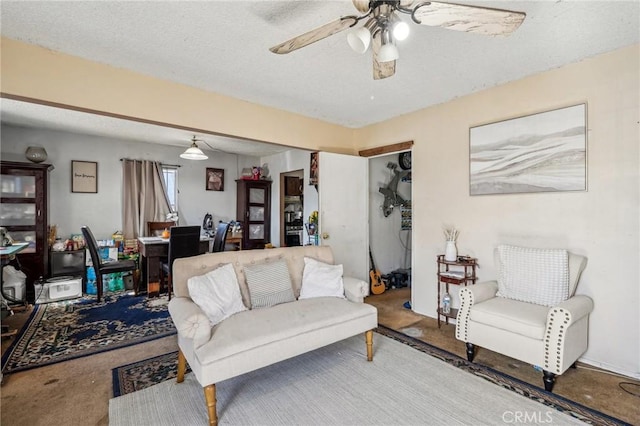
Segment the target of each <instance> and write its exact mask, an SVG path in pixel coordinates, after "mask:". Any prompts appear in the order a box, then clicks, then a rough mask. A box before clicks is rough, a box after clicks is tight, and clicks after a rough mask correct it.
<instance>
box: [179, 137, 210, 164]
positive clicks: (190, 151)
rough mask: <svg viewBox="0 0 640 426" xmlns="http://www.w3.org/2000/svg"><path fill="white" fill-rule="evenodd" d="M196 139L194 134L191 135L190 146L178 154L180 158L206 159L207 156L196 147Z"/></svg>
mask: <svg viewBox="0 0 640 426" xmlns="http://www.w3.org/2000/svg"><path fill="white" fill-rule="evenodd" d="M197 140H198V139H196V136H195V135H193V138H191V146H190V147H189V148H187V150H186V151H185V152H183V153H182V154H180V158H184V159H186V160H206V159H207V158H209V157H207V156H206V155H205V154H204V152H202V150H201V149H200V148H198V145H197V144H196V141H197Z"/></svg>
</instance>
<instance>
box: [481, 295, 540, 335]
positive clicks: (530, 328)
mask: <svg viewBox="0 0 640 426" xmlns="http://www.w3.org/2000/svg"><path fill="white" fill-rule="evenodd" d="M548 312H549V308H548V307H546V306H542V305H536V304H534V303H527V302H520V301H517V300H511V299H506V298H504V297H494V298H493V299H489V300H486V301H484V302H482V303H478V304H477V305H474V307H473V309H472V310H471V321H476V322H478V323H480V324H485V325H489V326H491V327H495V328H499V329H501V330H505V331H509V332H512V333H516V334H520V335H522V336H526V337H531V338H532V339H537V340H542V338H543V337H544V331H545V327H546V325H547V313H548Z"/></svg>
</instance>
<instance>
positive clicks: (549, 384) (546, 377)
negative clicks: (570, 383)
mask: <svg viewBox="0 0 640 426" xmlns="http://www.w3.org/2000/svg"><path fill="white" fill-rule="evenodd" d="M542 381H543V382H544V390H546V391H547V392H551V391H552V390H553V385H554V384H555V382H556V375H555V373H552V372H550V371H547V370H542Z"/></svg>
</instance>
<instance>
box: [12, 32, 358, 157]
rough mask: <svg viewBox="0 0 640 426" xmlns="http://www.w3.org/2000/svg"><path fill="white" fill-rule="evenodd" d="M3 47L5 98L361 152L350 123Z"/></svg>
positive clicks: (17, 45)
mask: <svg viewBox="0 0 640 426" xmlns="http://www.w3.org/2000/svg"><path fill="white" fill-rule="evenodd" d="M1 48H2V50H1V58H2V65H1V70H2V81H1V90H2V93H3V95H15V96H21V97H27V98H32V99H35V100H39V101H46V102H52V103H57V104H62V105H67V106H73V107H76V108H85V109H89V110H94V111H96V112H104V113H110V114H118V115H124V116H127V117H135V118H139V119H144V120H151V121H155V122H159V123H167V124H174V125H179V126H182V127H188V128H190V129H193V130H197V131H199V132H201V133H203V132H209V133H213V134H221V135H226V136H237V137H242V138H247V139H253V140H259V141H265V142H273V143H278V144H281V145H288V146H294V147H298V148H306V149H313V150H315V149H322V150H326V151H334V152H342V153H353V150H352V142H351V141H352V138H353V130H352V129H347V128H345V127H342V126H338V125H334V124H329V123H326V122H322V121H320V120H315V119H311V118H308V117H303V116H301V115H296V114H293V113H289V112H285V111H281V110H278V109H274V108H268V107H263V106H260V105H256V104H252V103H250V102H245V101H241V100H238V99H234V98H231V97H228V96H223V95H219V94H216V93H212V92H205V91H202V90H198V89H195V88H193V87H189V86H186V85H182V84H178V83H172V82H169V81H166V80H160V79H157V78H153V77H149V76H145V75H142V74H138V73H135V72H132V71H128V70H124V69H121V68H114V67H111V66H108V65H103V64H99V63H96V62H91V61H87V60H85V59H81V58H78V57H75V56H70V55H66V54H63V53H58V52H54V51H51V50H47V49H43V48H41V47H37V46H33V45H30V44H26V43H22V42H19V41H15V40H11V39H7V38H4V37H3V38H2V44H1ZM212 78H213V77H212Z"/></svg>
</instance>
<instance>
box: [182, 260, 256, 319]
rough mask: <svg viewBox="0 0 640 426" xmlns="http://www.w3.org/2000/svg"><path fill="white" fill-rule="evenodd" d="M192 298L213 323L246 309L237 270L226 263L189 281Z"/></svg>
mask: <svg viewBox="0 0 640 426" xmlns="http://www.w3.org/2000/svg"><path fill="white" fill-rule="evenodd" d="M187 285H188V287H189V294H190V295H191V300H193V302H194V303H195V304H196V305H198V306H199V307H200V309H202V311H203V312H204V313H205V315H206V316H207V318H208V319H209V322H210V323H211V325H216V324H218V323H219V322H220V321H222V320H224V319H226V318H228V317H230V316H231V315H233V314H235V313H237V312H242V311H245V310H246V309H247V308H246V307H245V306H244V304H243V303H242V296H241V295H240V287H239V286H238V280H237V279H236V272H235V270H234V269H233V266H232V265H231V264H229V263H228V264H226V265H224V266H221V267H219V268H217V269H214V270H213V271H210V272H207V273H206V274H204V275H198V276H195V277H191V278H189V280H188V281H187Z"/></svg>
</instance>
